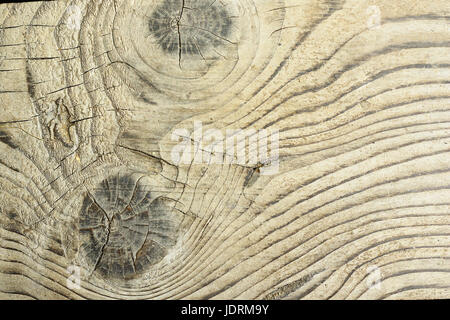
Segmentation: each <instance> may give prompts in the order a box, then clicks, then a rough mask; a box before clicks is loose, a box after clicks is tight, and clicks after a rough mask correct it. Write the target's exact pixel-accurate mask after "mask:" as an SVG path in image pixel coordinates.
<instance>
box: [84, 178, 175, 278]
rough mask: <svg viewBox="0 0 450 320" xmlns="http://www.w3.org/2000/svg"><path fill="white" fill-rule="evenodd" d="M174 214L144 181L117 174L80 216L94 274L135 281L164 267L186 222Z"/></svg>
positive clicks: (87, 201)
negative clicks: (152, 269)
mask: <svg viewBox="0 0 450 320" xmlns="http://www.w3.org/2000/svg"><path fill="white" fill-rule="evenodd" d="M172 211H173V210H172V208H171V207H170V204H169V203H168V200H165V199H162V198H156V199H155V197H154V196H153V195H152V192H151V191H149V190H148V188H147V186H146V185H145V184H144V183H143V182H142V179H141V178H136V177H135V176H134V175H132V174H125V175H121V174H117V175H112V176H110V177H108V178H107V179H105V180H103V181H102V182H101V183H100V184H99V185H98V187H97V188H96V189H95V190H94V191H93V192H87V194H86V195H85V197H84V201H83V206H82V210H81V213H80V217H79V228H80V229H79V230H80V240H81V247H80V253H81V255H82V257H83V258H84V260H85V261H86V263H87V264H88V269H89V270H90V271H91V272H94V271H97V272H99V273H100V274H101V275H102V276H104V277H106V278H119V279H129V278H133V277H134V276H136V275H139V274H140V273H142V272H144V271H145V270H146V269H147V268H148V267H150V266H151V265H154V264H156V263H158V262H160V261H161V260H162V259H163V258H164V257H165V256H166V255H167V253H168V251H169V249H171V248H172V247H173V246H175V244H176V242H177V239H178V229H179V225H180V219H179V216H177V215H176V214H173V213H172Z"/></svg>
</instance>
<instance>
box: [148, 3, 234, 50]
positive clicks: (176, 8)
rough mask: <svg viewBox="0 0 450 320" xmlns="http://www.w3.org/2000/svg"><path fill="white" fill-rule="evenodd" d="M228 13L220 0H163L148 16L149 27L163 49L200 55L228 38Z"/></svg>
mask: <svg viewBox="0 0 450 320" xmlns="http://www.w3.org/2000/svg"><path fill="white" fill-rule="evenodd" d="M231 26H232V20H231V18H230V14H229V13H228V11H227V10H226V7H225V6H224V5H223V4H222V3H221V2H220V1H205V0H199V1H195V2H193V3H192V4H189V5H188V4H187V3H186V1H184V0H166V1H164V2H163V3H162V4H160V5H158V6H157V7H156V8H155V10H154V11H153V13H152V15H151V16H150V18H149V30H150V33H151V34H152V35H153V37H154V38H155V39H156V41H157V43H158V44H159V46H160V47H161V48H162V49H163V51H165V52H166V53H169V54H172V53H175V54H186V55H202V51H204V50H206V49H210V48H213V47H215V46H220V45H221V44H223V43H224V42H227V41H228V42H229V40H228V39H227V37H228V36H229V33H230V30H231Z"/></svg>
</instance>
